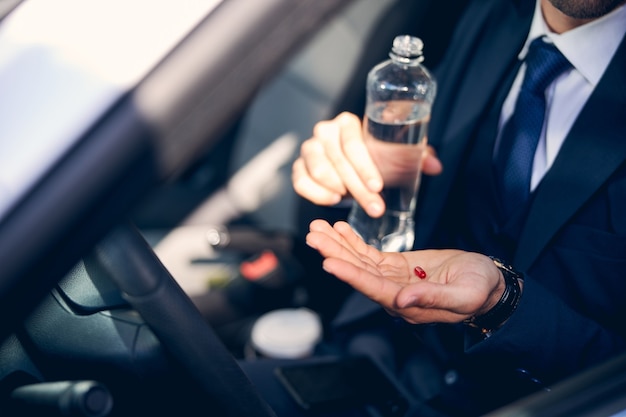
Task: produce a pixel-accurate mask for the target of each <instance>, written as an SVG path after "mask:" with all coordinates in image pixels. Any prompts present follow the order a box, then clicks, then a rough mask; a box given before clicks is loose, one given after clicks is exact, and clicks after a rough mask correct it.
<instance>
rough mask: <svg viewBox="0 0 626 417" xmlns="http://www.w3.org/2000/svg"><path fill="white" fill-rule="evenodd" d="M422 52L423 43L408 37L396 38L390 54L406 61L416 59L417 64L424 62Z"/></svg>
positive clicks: (418, 39) (415, 38) (413, 37)
mask: <svg viewBox="0 0 626 417" xmlns="http://www.w3.org/2000/svg"><path fill="white" fill-rule="evenodd" d="M423 50H424V42H422V40H421V39H420V38H417V37H415V36H410V35H400V36H396V37H395V38H394V40H393V47H392V48H391V53H392V54H394V55H396V56H397V57H400V58H405V59H407V60H414V59H417V60H418V61H419V62H422V61H423V60H424V57H423V56H422V54H423Z"/></svg>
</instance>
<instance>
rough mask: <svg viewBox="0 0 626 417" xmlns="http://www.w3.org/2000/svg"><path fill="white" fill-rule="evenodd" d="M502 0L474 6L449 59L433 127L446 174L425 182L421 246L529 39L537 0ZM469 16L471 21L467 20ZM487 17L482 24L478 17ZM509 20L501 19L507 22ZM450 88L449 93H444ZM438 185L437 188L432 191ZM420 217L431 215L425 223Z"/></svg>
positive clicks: (419, 229) (445, 68)
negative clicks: (464, 159) (492, 4)
mask: <svg viewBox="0 0 626 417" xmlns="http://www.w3.org/2000/svg"><path fill="white" fill-rule="evenodd" d="M520 3H521V4H519V5H518V4H516V3H515V2H497V3H494V5H495V6H496V7H495V8H492V9H491V10H490V9H489V8H486V7H484V5H483V7H482V8H481V9H479V10H475V11H474V13H473V15H472V13H469V15H470V16H471V18H470V21H471V24H470V25H469V26H471V28H472V29H471V30H465V31H464V29H467V28H465V27H463V26H461V27H460V28H459V29H460V31H461V32H460V33H462V36H463V38H462V39H461V40H460V41H459V42H457V44H456V45H454V46H453V47H454V49H453V51H454V52H455V55H454V56H452V57H450V58H449V59H447V60H445V61H444V65H445V66H446V67H444V68H442V71H441V74H442V79H443V81H442V82H443V83H446V84H445V85H442V86H441V90H442V94H440V96H438V97H437V101H436V103H435V108H434V109H433V115H436V117H433V123H432V124H431V127H430V135H431V137H432V139H433V140H432V141H431V143H432V144H433V145H434V147H435V148H436V149H437V150H438V152H439V157H440V158H441V160H442V163H443V166H444V173H443V174H441V175H439V176H437V177H433V178H429V179H428V180H425V181H424V192H425V193H426V195H428V199H427V200H424V201H420V202H418V204H419V205H421V207H420V208H419V210H420V211H419V215H418V217H417V223H418V227H417V229H416V232H417V237H416V244H417V246H421V245H423V244H424V243H425V242H427V241H429V240H430V236H431V233H432V232H433V228H434V226H435V222H433V221H432V219H433V218H437V217H438V214H439V213H440V212H441V211H442V209H443V206H444V204H445V201H446V197H447V191H448V190H449V189H450V188H451V186H452V183H453V180H454V177H455V176H456V174H457V169H458V167H459V166H460V162H461V161H462V158H463V157H464V155H465V154H466V147H467V145H468V144H469V142H470V139H471V138H472V137H473V136H474V135H473V133H475V132H476V129H477V125H478V122H479V121H480V120H481V117H485V116H486V114H487V112H488V110H489V108H490V100H491V99H492V98H493V97H494V94H495V93H496V92H497V89H498V87H499V85H500V83H501V82H502V80H504V79H505V78H506V77H507V75H508V72H509V71H511V70H512V69H513V68H514V66H515V64H516V57H517V54H518V53H519V50H520V49H521V46H522V45H523V42H524V40H525V39H526V36H527V33H528V28H529V27H530V20H531V18H532V13H533V6H534V2H530V1H529V2H520ZM466 21H467V20H466ZM481 21H482V22H483V24H479V23H477V22H481ZM503 21H504V22H507V23H506V24H502V22H503ZM443 91H445V93H443ZM429 189H434V190H437V191H436V192H429V191H427V190H429ZM421 219H431V221H424V222H421V223H420V220H421Z"/></svg>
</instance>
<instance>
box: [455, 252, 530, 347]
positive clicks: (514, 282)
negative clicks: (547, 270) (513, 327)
mask: <svg viewBox="0 0 626 417" xmlns="http://www.w3.org/2000/svg"><path fill="white" fill-rule="evenodd" d="M490 258H491V260H492V261H493V263H494V264H495V265H496V266H497V267H498V269H499V270H500V272H502V275H503V276H504V284H505V287H504V292H503V293H502V296H501V297H500V300H499V301H498V303H497V304H496V305H495V306H493V307H492V308H491V309H490V310H489V311H487V312H486V313H485V314H481V315H480V316H473V317H471V318H469V319H468V320H465V324H467V325H468V326H471V327H474V328H477V329H479V330H480V332H481V333H482V334H483V335H485V336H486V337H489V336H491V334H492V333H493V332H494V331H495V330H497V329H498V328H499V327H500V326H502V325H503V324H504V322H505V321H507V320H508V319H509V317H511V315H512V314H513V312H514V311H515V309H516V308H517V305H518V304H519V301H520V298H521V296H522V289H521V287H520V281H523V280H524V275H523V274H522V273H520V272H517V271H516V270H515V269H513V267H512V266H510V265H509V264H507V263H505V262H503V261H501V260H500V259H498V258H494V257H492V256H490Z"/></svg>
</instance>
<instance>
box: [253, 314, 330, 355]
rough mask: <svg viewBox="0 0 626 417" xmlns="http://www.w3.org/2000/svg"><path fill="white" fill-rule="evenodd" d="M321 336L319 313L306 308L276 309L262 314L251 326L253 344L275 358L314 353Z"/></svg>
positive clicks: (259, 350) (261, 352) (256, 348)
mask: <svg viewBox="0 0 626 417" xmlns="http://www.w3.org/2000/svg"><path fill="white" fill-rule="evenodd" d="M321 337H322V324H321V321H320V319H319V316H318V315H317V314H316V313H315V312H313V311H311V310H309V309H307V308H285V309H280V310H274V311H271V312H269V313H266V314H264V315H262V316H261V317H259V319H257V321H256V322H255V323H254V326H253V327H252V334H251V343H252V347H253V348H254V349H255V350H256V351H257V352H258V353H259V354H261V355H263V356H266V357H271V358H276V359H297V358H303V357H306V356H309V355H310V354H312V353H313V349H314V348H315V345H316V344H317V343H318V342H319V341H320V339H321Z"/></svg>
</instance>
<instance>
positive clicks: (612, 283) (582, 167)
mask: <svg viewBox="0 0 626 417" xmlns="http://www.w3.org/2000/svg"><path fill="white" fill-rule="evenodd" d="M534 4H535V1H534V0H498V1H492V0H476V1H473V2H471V3H470V4H469V5H468V7H467V9H466V12H465V15H464V17H463V18H462V19H461V21H460V23H459V25H458V28H457V30H456V32H455V36H454V37H453V39H452V41H451V45H450V47H449V49H448V53H447V56H446V58H445V59H444V60H443V62H442V64H441V66H440V67H439V69H438V71H437V72H436V75H437V80H438V95H437V99H436V102H435V105H434V108H433V114H432V119H431V125H430V130H429V141H430V143H431V144H432V145H433V146H434V147H435V149H436V150H437V152H438V155H439V157H440V158H441V160H442V162H443V165H444V171H443V173H442V174H441V175H439V176H437V177H432V178H425V179H424V181H423V185H422V189H421V191H420V196H419V200H418V212H417V216H416V236H417V237H416V247H417V248H426V247H429V246H430V245H431V244H432V241H433V236H434V235H436V233H437V230H435V227H436V224H437V219H438V218H439V216H440V214H441V213H442V212H443V211H444V209H445V205H446V202H447V201H448V196H449V192H450V189H451V188H452V186H453V184H454V181H455V178H456V177H457V175H459V172H458V167H460V166H462V161H463V158H464V157H465V156H466V155H467V147H468V146H469V143H470V142H471V139H472V135H473V134H474V133H475V132H476V130H477V128H478V126H479V123H480V122H481V120H483V118H484V117H486V112H487V111H488V109H489V108H490V100H491V98H492V97H493V95H494V94H495V92H496V91H497V89H498V88H499V87H500V86H501V83H502V82H503V80H505V79H506V77H507V76H508V75H509V74H510V71H511V68H513V67H514V65H515V62H516V60H517V55H518V53H519V51H520V50H521V48H522V46H523V43H524V41H525V40H526V37H527V34H528V30H529V28H530V23H531V20H532V14H533V10H534ZM625 161H626V42H625V41H624V40H622V43H621V45H620V47H619V49H618V51H617V53H616V54H615V56H614V58H613V60H612V62H611V63H610V65H609V67H608V68H607V70H606V72H605V74H604V76H603V77H602V79H601V81H600V83H599V84H598V86H597V88H596V89H595V91H594V92H593V94H592V96H591V97H590V98H589V100H588V102H587V103H586V105H585V106H584V108H583V110H582V112H581V113H580V115H579V117H578V119H577V120H576V122H575V124H574V125H573V127H572V129H571V131H570V132H569V134H568V135H567V138H566V140H565V142H564V144H563V146H562V148H561V151H560V153H559V155H558V157H557V158H556V160H555V162H554V164H553V166H552V167H551V169H550V170H549V172H548V173H547V174H546V176H545V177H544V179H543V180H542V182H541V183H540V185H539V187H538V188H537V189H536V191H535V192H534V198H533V200H532V205H531V206H530V208H529V211H528V215H527V219H526V221H525V224H524V225H523V227H522V230H521V234H520V237H519V241H518V244H517V249H516V251H515V254H514V256H513V257H512V259H508V261H509V262H510V263H511V264H512V265H513V266H514V267H515V268H516V269H518V270H520V271H523V272H524V273H525V274H526V280H525V284H524V291H523V296H522V299H521V302H520V305H519V307H518V309H517V310H516V312H515V314H514V315H513V316H512V317H511V318H510V320H509V321H508V322H507V323H506V324H505V326H503V327H502V328H501V329H499V330H498V331H497V332H495V333H494V335H493V336H492V337H490V338H488V339H486V340H484V341H480V342H478V343H472V344H468V345H467V346H466V347H465V352H464V355H466V359H468V360H479V361H480V362H481V363H482V362H484V363H489V360H490V358H498V363H509V364H510V366H511V367H512V369H515V368H520V369H524V370H527V371H529V372H530V373H531V374H532V375H534V376H535V377H536V378H539V379H541V380H542V381H545V382H546V383H553V382H555V381H558V380H560V379H562V378H563V377H566V376H569V375H571V374H573V373H575V372H578V371H580V370H582V369H585V368H587V367H589V366H591V365H594V364H597V363H599V362H602V361H604V360H606V359H607V358H609V357H611V356H613V355H615V354H618V353H621V352H623V351H624V350H625V346H626V343H625V339H626V324H625V319H626V303H625V302H624V300H623V298H622V297H623V296H624V294H626V164H625ZM476 186H477V187H482V186H484V187H493V186H494V185H493V183H489V182H488V183H486V184H477V185H476ZM476 215H480V214H479V213H477V214H476ZM371 307H372V306H371V305H368V303H367V302H363V300H359V297H355V298H353V299H351V300H349V301H348V303H347V306H346V308H344V309H343V310H342V311H341V312H340V314H339V316H338V320H337V323H338V324H340V325H341V324H346V323H349V322H351V321H353V320H356V319H357V318H358V317H359V316H361V317H362V316H363V315H364V314H366V313H368V312H371Z"/></svg>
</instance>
